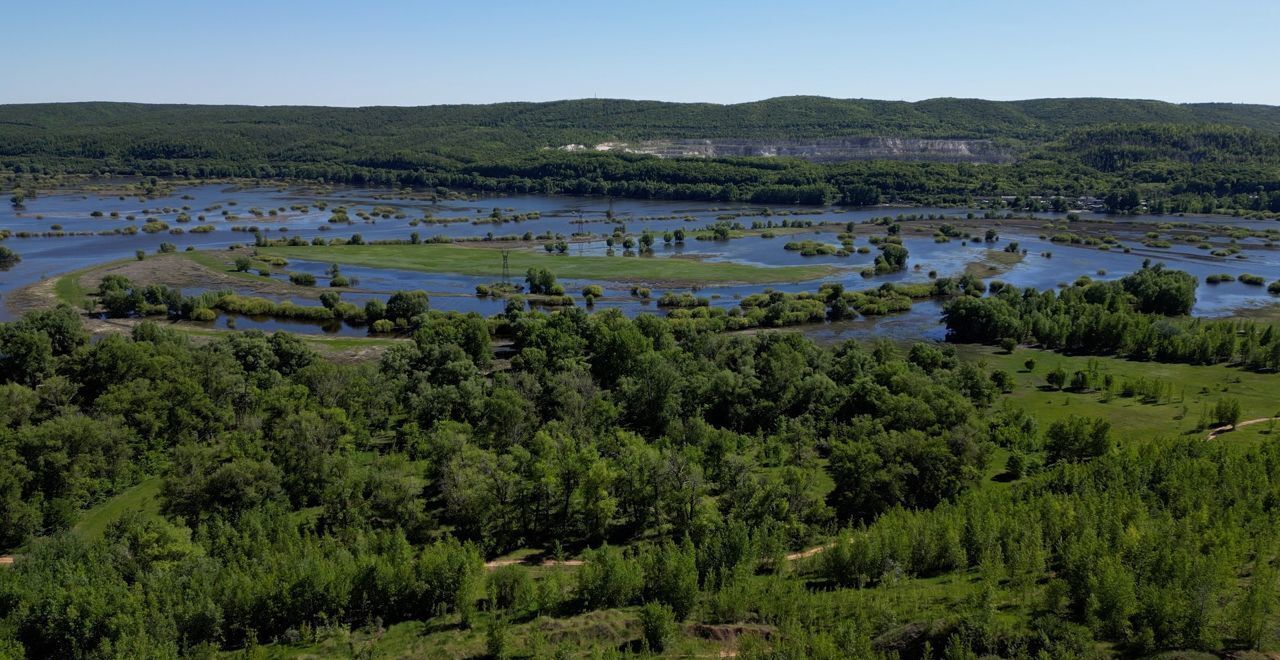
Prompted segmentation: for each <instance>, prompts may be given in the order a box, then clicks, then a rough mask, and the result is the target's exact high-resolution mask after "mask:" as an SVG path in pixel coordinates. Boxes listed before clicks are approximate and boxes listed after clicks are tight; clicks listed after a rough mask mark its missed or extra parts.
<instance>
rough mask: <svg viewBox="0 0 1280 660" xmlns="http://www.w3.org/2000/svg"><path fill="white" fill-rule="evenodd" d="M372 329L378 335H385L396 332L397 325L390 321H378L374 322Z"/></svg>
mask: <svg viewBox="0 0 1280 660" xmlns="http://www.w3.org/2000/svg"><path fill="white" fill-rule="evenodd" d="M370 329H371V330H373V332H375V333H377V334H380V335H384V334H388V333H390V332H394V331H395V329H396V324H395V323H394V322H392V321H391V320H390V319H378V320H377V321H374V322H373V325H371V326H370Z"/></svg>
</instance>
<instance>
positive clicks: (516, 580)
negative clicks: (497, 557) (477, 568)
mask: <svg viewBox="0 0 1280 660" xmlns="http://www.w3.org/2000/svg"><path fill="white" fill-rule="evenodd" d="M488 586H489V595H490V597H491V598H492V599H493V604H494V606H495V607H497V608H498V609H503V610H523V609H525V608H526V607H528V606H529V605H530V604H531V603H532V601H533V597H534V583H533V578H531V577H529V571H528V570H526V569H525V568H523V567H521V566H501V567H499V568H498V569H496V570H495V571H493V572H492V573H490V574H489V585H488Z"/></svg>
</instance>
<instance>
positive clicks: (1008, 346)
mask: <svg viewBox="0 0 1280 660" xmlns="http://www.w3.org/2000/svg"><path fill="white" fill-rule="evenodd" d="M1017 347H1018V340H1016V339H1014V338H1012V337H1005V338H1003V339H1001V340H1000V348H1001V349H1002V350H1003V351H1004V352H1005V353H1013V350H1014V349H1015V348H1017Z"/></svg>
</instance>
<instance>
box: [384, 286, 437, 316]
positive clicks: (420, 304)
mask: <svg viewBox="0 0 1280 660" xmlns="http://www.w3.org/2000/svg"><path fill="white" fill-rule="evenodd" d="M429 302H430V301H429V300H428V299H427V292H426V291H396V292H395V293H393V294H391V297H390V298H388V299H387V308H386V318H388V319H391V320H392V321H400V320H404V321H410V320H412V319H413V318H414V317H416V316H418V315H419V314H426V313H427V308H428V303H429Z"/></svg>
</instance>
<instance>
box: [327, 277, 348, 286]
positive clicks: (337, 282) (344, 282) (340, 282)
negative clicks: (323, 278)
mask: <svg viewBox="0 0 1280 660" xmlns="http://www.w3.org/2000/svg"><path fill="white" fill-rule="evenodd" d="M329 286H331V287H346V286H351V280H349V279H347V278H346V276H344V275H339V276H337V277H335V278H333V279H331V280H329Z"/></svg>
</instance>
